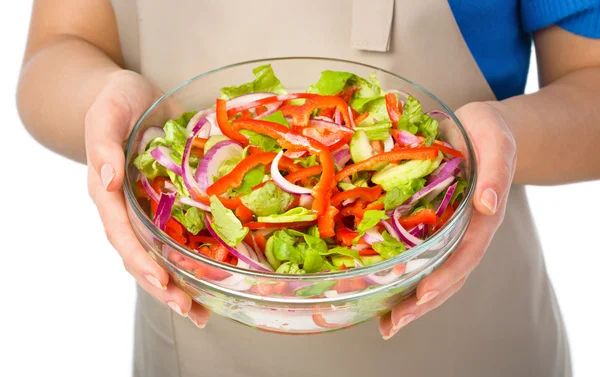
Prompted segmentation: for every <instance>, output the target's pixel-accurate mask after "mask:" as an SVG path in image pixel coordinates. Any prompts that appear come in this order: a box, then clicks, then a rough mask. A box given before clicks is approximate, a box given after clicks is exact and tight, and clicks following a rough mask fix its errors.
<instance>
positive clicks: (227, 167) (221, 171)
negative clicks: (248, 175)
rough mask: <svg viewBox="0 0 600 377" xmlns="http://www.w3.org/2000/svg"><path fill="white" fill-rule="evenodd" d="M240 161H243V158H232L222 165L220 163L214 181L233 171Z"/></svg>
mask: <svg viewBox="0 0 600 377" xmlns="http://www.w3.org/2000/svg"><path fill="white" fill-rule="evenodd" d="M240 161H242V159H241V158H232V159H229V160H227V161H223V162H222V163H221V165H219V168H218V169H217V176H216V177H213V181H216V180H217V179H219V178H221V177H223V176H225V175H227V174H229V173H231V171H232V170H233V169H234V168H235V167H236V166H237V164H239V163H240Z"/></svg>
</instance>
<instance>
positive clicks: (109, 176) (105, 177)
mask: <svg viewBox="0 0 600 377" xmlns="http://www.w3.org/2000/svg"><path fill="white" fill-rule="evenodd" d="M114 178H115V169H114V168H113V167H112V165H111V164H104V165H102V167H101V168H100V180H101V181H102V186H104V189H105V190H106V189H107V188H108V185H110V183H111V182H112V180H113V179H114Z"/></svg>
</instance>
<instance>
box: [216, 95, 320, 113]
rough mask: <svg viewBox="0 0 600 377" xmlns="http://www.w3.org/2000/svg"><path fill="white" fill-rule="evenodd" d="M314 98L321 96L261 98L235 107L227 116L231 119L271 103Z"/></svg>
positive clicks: (228, 111)
mask: <svg viewBox="0 0 600 377" xmlns="http://www.w3.org/2000/svg"><path fill="white" fill-rule="evenodd" d="M314 97H319V95H318V94H312V93H290V94H282V95H280V96H272V97H266V98H261V99H259V100H256V101H252V102H248V103H245V104H243V105H239V106H236V107H233V108H231V109H229V110H227V115H228V116H229V117H230V118H231V117H233V116H234V115H236V114H237V113H239V112H241V111H243V110H249V109H254V108H262V106H265V105H268V104H270V103H274V102H284V101H289V100H292V99H299V98H314ZM261 111H262V110H261ZM262 113H264V111H262V112H261V114H262ZM257 115H260V114H259V113H258V112H257Z"/></svg>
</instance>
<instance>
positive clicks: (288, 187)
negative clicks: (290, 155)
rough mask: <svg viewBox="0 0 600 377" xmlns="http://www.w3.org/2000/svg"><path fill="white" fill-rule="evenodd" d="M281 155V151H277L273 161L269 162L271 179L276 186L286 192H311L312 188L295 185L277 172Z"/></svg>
mask: <svg viewBox="0 0 600 377" xmlns="http://www.w3.org/2000/svg"><path fill="white" fill-rule="evenodd" d="M281 156H283V151H280V152H279V153H277V156H275V158H274V159H273V162H272V163H271V177H272V178H273V181H274V182H275V183H276V184H277V186H279V187H280V188H281V189H282V190H283V191H285V192H287V193H290V194H311V193H312V189H309V188H306V187H301V186H298V185H295V184H293V183H291V182H289V181H288V180H287V179H285V178H284V177H283V176H282V175H281V173H280V172H279V160H281Z"/></svg>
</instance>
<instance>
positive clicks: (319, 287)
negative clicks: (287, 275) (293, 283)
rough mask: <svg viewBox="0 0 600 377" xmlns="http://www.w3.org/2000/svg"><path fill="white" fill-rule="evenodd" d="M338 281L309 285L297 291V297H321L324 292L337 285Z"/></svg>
mask: <svg viewBox="0 0 600 377" xmlns="http://www.w3.org/2000/svg"><path fill="white" fill-rule="evenodd" d="M336 283H337V280H335V279H333V280H325V281H320V282H318V283H315V284H313V285H309V286H306V287H303V288H300V289H298V290H297V291H296V296H299V297H312V296H320V295H322V294H323V292H325V291H327V290H329V289H331V288H332V287H333V286H334V285H336Z"/></svg>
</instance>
